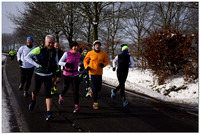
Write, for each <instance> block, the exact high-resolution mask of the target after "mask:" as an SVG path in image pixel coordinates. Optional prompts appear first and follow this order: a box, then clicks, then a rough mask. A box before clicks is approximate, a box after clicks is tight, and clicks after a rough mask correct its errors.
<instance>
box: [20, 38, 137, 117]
mask: <svg viewBox="0 0 200 134" xmlns="http://www.w3.org/2000/svg"><path fill="white" fill-rule="evenodd" d="M26 42H27V45H24V46H21V47H20V48H19V50H18V52H17V60H18V62H19V66H20V69H21V82H20V85H19V90H21V91H23V90H24V96H28V95H29V94H28V90H29V88H30V85H31V79H32V75H33V72H34V74H35V75H34V90H33V91H32V93H31V102H30V104H29V110H31V111H33V110H34V107H35V105H36V98H37V95H38V93H39V91H40V88H41V85H42V84H43V83H44V90H45V98H46V110H47V113H46V120H50V119H52V118H53V115H52V112H51V105H52V95H54V93H55V92H58V89H57V84H58V83H59V82H60V79H61V72H63V75H62V78H63V89H62V91H61V93H60V94H59V96H58V103H59V104H60V105H63V104H64V96H65V94H66V92H67V91H68V89H69V86H70V85H71V86H72V91H73V98H74V110H73V113H78V112H80V106H79V84H80V83H81V82H82V80H83V79H85V84H86V85H85V87H86V90H87V93H86V97H88V96H90V97H92V98H93V108H94V109H99V104H98V94H99V92H100V91H101V87H102V74H103V68H104V67H105V66H107V65H108V56H107V54H106V52H104V51H102V50H101V42H100V41H99V40H96V41H94V42H93V46H94V50H91V51H88V50H87V49H86V48H84V49H83V51H82V53H81V54H79V44H78V43H77V42H76V41H72V42H71V43H70V44H69V45H70V50H69V51H66V52H63V51H62V50H61V49H60V46H59V43H58V42H55V39H54V36H53V35H47V36H46V37H45V42H44V45H41V46H38V47H34V45H33V38H32V37H27V40H26ZM121 50H122V53H121V54H119V55H117V56H116V57H115V59H114V60H113V71H115V70H116V66H117V63H118V66H117V78H118V81H119V86H117V87H116V89H113V90H111V98H114V97H115V96H116V93H117V91H118V90H120V94H121V98H122V103H123V106H124V107H125V106H126V105H127V104H128V101H127V100H126V98H125V93H124V90H125V81H126V78H127V75H128V69H129V68H132V67H134V64H135V63H134V61H133V59H132V58H131V56H130V55H129V54H128V46H127V45H126V44H123V45H122V48H121ZM61 66H62V67H63V69H62V71H61ZM89 75H90V78H91V83H92V87H90V86H89ZM24 86H25V88H24Z"/></svg>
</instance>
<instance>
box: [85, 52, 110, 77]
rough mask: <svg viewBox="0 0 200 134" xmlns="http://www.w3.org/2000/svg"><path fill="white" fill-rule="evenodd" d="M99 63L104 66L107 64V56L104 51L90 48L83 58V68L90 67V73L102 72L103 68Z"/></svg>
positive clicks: (97, 73)
mask: <svg viewBox="0 0 200 134" xmlns="http://www.w3.org/2000/svg"><path fill="white" fill-rule="evenodd" d="M101 63H103V65H104V67H105V66H107V65H108V56H107V54H106V53H105V52H104V51H100V52H95V51H94V50H92V51H90V52H88V53H87V55H86V57H85V59H84V60H83V64H84V67H85V69H87V67H88V66H89V67H90V70H89V74H90V75H102V74H103V68H102V67H101V66H100V64H101Z"/></svg>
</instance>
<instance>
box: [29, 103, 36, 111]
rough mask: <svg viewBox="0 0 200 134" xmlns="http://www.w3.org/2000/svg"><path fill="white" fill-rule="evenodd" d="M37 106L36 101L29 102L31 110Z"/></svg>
mask: <svg viewBox="0 0 200 134" xmlns="http://www.w3.org/2000/svg"><path fill="white" fill-rule="evenodd" d="M34 107H35V101H31V103H30V104H29V110H31V111H33V110H34Z"/></svg>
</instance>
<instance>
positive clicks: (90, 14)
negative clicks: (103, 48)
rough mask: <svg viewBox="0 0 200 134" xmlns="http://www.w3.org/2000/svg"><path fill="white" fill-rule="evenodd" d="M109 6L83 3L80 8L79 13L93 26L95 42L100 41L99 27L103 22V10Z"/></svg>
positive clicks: (97, 3) (103, 3)
mask: <svg viewBox="0 0 200 134" xmlns="http://www.w3.org/2000/svg"><path fill="white" fill-rule="evenodd" d="M109 4H110V3H107V2H82V3H81V5H80V7H79V8H80V11H79V13H80V14H81V15H82V16H83V17H85V18H87V19H88V21H89V23H90V24H92V28H93V40H97V39H98V25H99V23H101V21H102V18H101V16H102V13H103V9H104V8H105V7H106V6H108V5H109Z"/></svg>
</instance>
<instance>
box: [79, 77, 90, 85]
mask: <svg viewBox="0 0 200 134" xmlns="http://www.w3.org/2000/svg"><path fill="white" fill-rule="evenodd" d="M79 79H80V84H81V82H82V81H83V79H84V80H85V88H88V87H89V74H84V75H83V74H80V75H79Z"/></svg>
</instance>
